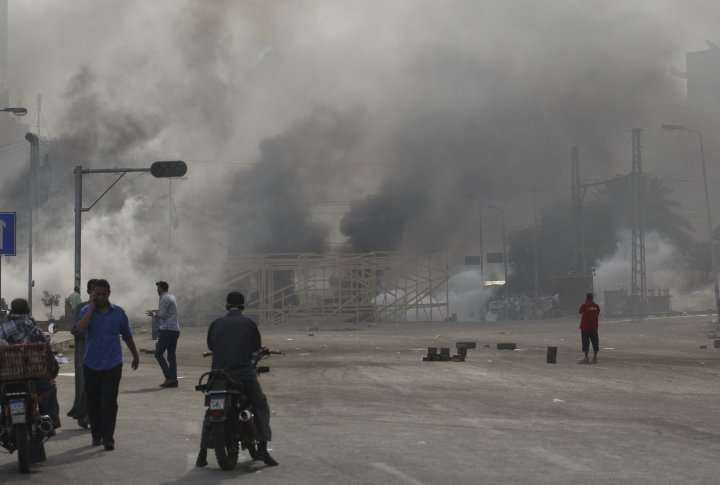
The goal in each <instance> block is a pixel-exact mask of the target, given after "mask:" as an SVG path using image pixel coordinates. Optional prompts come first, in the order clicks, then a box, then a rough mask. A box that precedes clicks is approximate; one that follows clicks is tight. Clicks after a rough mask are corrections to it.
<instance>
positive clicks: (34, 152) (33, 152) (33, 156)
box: [14, 108, 40, 308]
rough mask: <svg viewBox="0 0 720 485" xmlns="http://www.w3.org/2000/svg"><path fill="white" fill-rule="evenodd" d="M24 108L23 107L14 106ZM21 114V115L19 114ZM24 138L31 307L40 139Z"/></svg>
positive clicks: (27, 136) (33, 136) (30, 302)
mask: <svg viewBox="0 0 720 485" xmlns="http://www.w3.org/2000/svg"><path fill="white" fill-rule="evenodd" d="M14 109H23V110H24V109H25V108H14ZM20 116H22V115H20ZM25 139H26V140H27V141H28V142H29V143H30V177H29V178H30V210H29V211H28V214H29V217H28V221H29V224H28V226H29V227H28V290H27V291H28V303H29V304H30V307H31V308H32V290H33V286H35V283H34V282H33V266H32V263H33V212H35V199H36V197H37V192H36V190H35V177H36V173H37V163H36V161H37V160H38V159H39V158H40V139H39V138H38V137H37V135H35V134H34V133H29V132H28V133H26V134H25Z"/></svg>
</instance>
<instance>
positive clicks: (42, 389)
mask: <svg viewBox="0 0 720 485" xmlns="http://www.w3.org/2000/svg"><path fill="white" fill-rule="evenodd" d="M35 390H36V391H37V393H38V394H40V395H41V396H42V402H40V414H47V415H48V416H50V419H52V421H53V427H55V428H59V427H60V404H58V398H57V387H56V386H55V384H53V383H51V382H50V380H49V379H38V380H37V381H35Z"/></svg>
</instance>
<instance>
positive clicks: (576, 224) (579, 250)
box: [570, 147, 585, 274]
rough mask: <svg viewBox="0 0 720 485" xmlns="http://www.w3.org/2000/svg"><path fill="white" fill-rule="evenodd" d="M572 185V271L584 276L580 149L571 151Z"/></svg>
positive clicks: (575, 148)
mask: <svg viewBox="0 0 720 485" xmlns="http://www.w3.org/2000/svg"><path fill="white" fill-rule="evenodd" d="M571 166H572V185H571V189H570V191H571V204H572V208H571V212H572V214H571V218H572V219H571V223H572V229H573V236H574V238H573V240H574V241H573V242H574V244H573V271H574V272H575V274H585V251H584V250H583V230H582V199H583V197H582V188H581V186H580V149H579V148H578V147H572V150H571Z"/></svg>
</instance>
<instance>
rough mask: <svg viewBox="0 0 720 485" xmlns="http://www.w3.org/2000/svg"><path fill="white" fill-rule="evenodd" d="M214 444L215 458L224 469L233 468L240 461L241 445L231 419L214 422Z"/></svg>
mask: <svg viewBox="0 0 720 485" xmlns="http://www.w3.org/2000/svg"><path fill="white" fill-rule="evenodd" d="M212 438H213V445H214V447H215V458H217V462H218V465H220V468H222V469H223V470H232V469H234V468H235V465H237V462H238V455H239V454H240V447H239V444H238V441H237V437H236V436H235V430H234V429H233V426H232V424H230V421H228V420H226V421H221V422H216V423H213V426H212Z"/></svg>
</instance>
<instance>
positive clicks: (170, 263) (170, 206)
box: [167, 178, 173, 274]
mask: <svg viewBox="0 0 720 485" xmlns="http://www.w3.org/2000/svg"><path fill="white" fill-rule="evenodd" d="M172 203H173V201H172V178H169V179H168V250H167V253H168V260H167V264H168V274H172V262H173V257H172Z"/></svg>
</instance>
